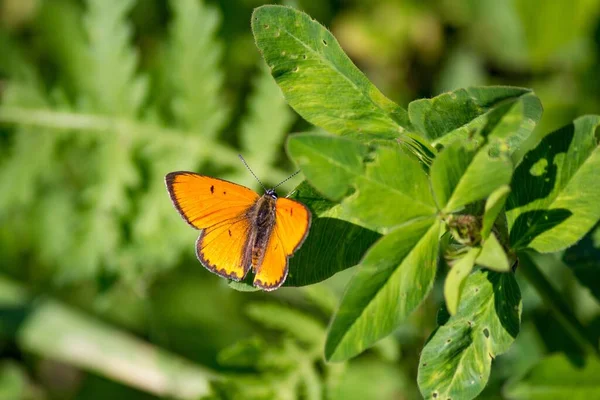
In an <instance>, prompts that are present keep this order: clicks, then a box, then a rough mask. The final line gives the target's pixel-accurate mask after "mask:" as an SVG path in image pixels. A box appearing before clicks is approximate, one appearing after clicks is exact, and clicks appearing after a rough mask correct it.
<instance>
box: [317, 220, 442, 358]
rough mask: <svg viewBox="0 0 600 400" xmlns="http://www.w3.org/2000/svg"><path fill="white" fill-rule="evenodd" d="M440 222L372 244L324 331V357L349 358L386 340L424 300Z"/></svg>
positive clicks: (406, 228)
mask: <svg viewBox="0 0 600 400" xmlns="http://www.w3.org/2000/svg"><path fill="white" fill-rule="evenodd" d="M439 236H440V223H439V222H437V221H435V220H433V219H424V220H420V221H413V222H410V223H407V224H405V225H403V226H401V227H399V228H397V229H395V230H394V231H392V232H391V233H389V234H388V235H386V236H384V237H383V238H381V239H380V240H379V241H378V242H376V243H375V244H374V245H373V247H371V249H369V251H368V252H367V254H366V255H365V258H364V259H363V261H362V262H361V264H360V267H359V270H358V271H357V273H356V275H355V276H354V277H353V278H352V280H351V281H350V283H349V284H348V287H347V289H346V293H345V294H344V297H343V299H342V301H341V304H340V307H339V309H338V311H337V313H336V314H335V316H334V318H333V321H332V323H331V325H330V327H329V333H328V336H327V342H326V344H325V357H326V358H327V359H329V360H331V361H341V360H345V359H348V358H350V357H353V356H355V355H357V354H359V353H360V352H362V351H364V350H365V349H367V348H368V347H370V346H372V345H373V344H374V343H375V342H376V341H377V340H379V339H381V338H383V337H385V336H387V335H389V334H390V333H391V332H392V331H393V330H394V329H395V328H396V327H397V326H398V325H399V324H400V323H401V322H402V321H404V320H405V319H406V318H407V317H408V316H409V315H410V314H411V313H412V312H413V311H414V309H415V308H416V307H417V306H418V305H419V304H420V303H421V302H422V301H423V299H424V298H425V297H426V296H427V294H428V293H429V291H430V290H431V287H432V285H433V279H434V278H435V272H436V264H437V254H438V244H439Z"/></svg>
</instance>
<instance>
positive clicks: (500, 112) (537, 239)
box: [252, 6, 600, 399]
mask: <svg viewBox="0 0 600 400" xmlns="http://www.w3.org/2000/svg"><path fill="white" fill-rule="evenodd" d="M252 29H253V33H254V36H255V39H256V44H257V46H258V48H259V50H260V51H261V53H262V55H263V57H264V59H265V62H266V64H267V65H268V67H269V69H270V71H271V74H272V76H273V78H274V79H275V81H276V82H277V84H278V85H279V86H280V88H281V89H282V91H283V93H284V96H285V98H286V100H287V101H288V103H289V104H290V105H291V106H292V107H293V108H294V109H295V110H296V111H297V112H298V113H299V114H300V115H301V116H302V117H303V118H304V119H306V120H307V121H309V122H311V123H313V124H314V125H316V126H317V127H320V128H323V129H324V130H325V131H327V132H326V133H325V132H309V133H302V134H296V135H293V136H291V137H290V138H289V139H288V141H287V150H288V154H289V155H290V157H291V158H292V159H293V160H294V161H295V162H296V163H297V164H298V165H299V166H300V167H301V169H302V171H303V173H304V175H305V177H306V180H307V183H308V185H307V184H304V185H302V186H301V187H300V188H299V190H298V193H297V194H296V198H297V199H300V200H301V201H303V202H304V203H305V204H307V205H308V206H309V207H311V208H312V209H313V215H314V217H316V218H315V223H314V225H313V228H312V231H311V235H310V236H309V238H308V240H307V244H305V246H306V247H304V248H302V249H301V250H300V251H299V253H298V256H297V258H296V257H295V258H294V259H293V260H292V263H291V266H290V274H291V275H292V276H294V275H295V279H294V280H293V281H291V282H290V283H289V284H292V285H294V286H297V285H303V284H308V283H312V282H313V279H314V276H315V275H317V274H318V276H319V277H320V279H325V278H327V277H329V276H331V274H332V273H335V272H337V271H340V270H342V269H345V268H348V267H350V266H353V265H354V263H355V261H356V258H355V257H354V256H352V257H350V256H345V255H351V253H352V251H347V249H345V248H344V247H343V246H341V245H338V243H339V242H342V241H343V240H344V239H342V240H340V238H347V240H348V241H356V240H358V241H359V242H360V241H362V242H363V243H365V244H366V247H368V249H367V250H366V251H365V252H364V255H362V257H360V262H358V263H357V264H358V268H357V271H356V273H355V274H354V276H353V277H352V279H351V280H350V282H349V283H348V285H347V287H346V290H345V294H344V296H343V298H342V299H341V302H340V305H339V308H338V310H337V312H336V313H335V315H334V316H333V318H332V321H331V324H330V326H329V330H328V333H327V340H326V343H325V356H326V358H327V359H328V360H330V361H342V360H346V359H348V358H350V357H353V356H355V355H357V354H359V353H361V352H363V351H364V350H365V349H367V348H369V347H370V346H372V345H373V344H374V343H376V342H377V341H378V340H380V339H382V338H384V337H386V336H388V335H390V334H391V333H392V332H394V331H395V330H396V329H397V328H398V327H399V326H400V325H401V324H403V323H404V322H405V321H406V320H407V318H408V317H409V316H410V315H411V314H412V313H413V312H414V311H415V310H416V309H418V308H419V306H420V305H421V304H422V303H423V302H424V301H425V300H426V298H427V297H428V295H429V294H430V292H431V291H432V288H433V286H434V281H435V277H436V272H437V269H438V261H439V260H440V256H443V259H445V260H446V263H447V264H448V266H449V267H450V268H449V271H448V273H447V276H446V278H445V283H444V289H443V291H444V298H445V306H444V307H443V308H442V310H441V311H440V314H439V316H438V329H436V330H435V332H434V333H433V334H432V336H431V337H430V338H429V340H428V342H427V344H426V345H425V347H424V349H423V352H422V354H421V360H420V364H419V378H418V381H419V387H420V390H421V393H422V394H423V395H424V397H425V398H443V399H446V398H448V399H450V398H474V397H475V396H477V395H478V394H479V393H480V392H481V391H482V390H483V389H484V387H485V385H486V383H487V381H488V379H489V375H490V367H491V362H492V360H493V359H494V358H495V357H496V356H497V355H499V354H502V353H504V352H506V351H507V350H508V349H509V347H510V345H511V344H512V342H513V341H514V340H515V338H516V337H517V335H518V333H519V329H520V317H521V309H522V304H521V292H520V290H519V285H518V284H517V281H516V279H515V276H514V268H516V267H517V265H518V262H519V260H523V261H525V260H528V258H527V257H529V256H528V254H529V253H530V252H540V253H552V252H557V251H560V250H563V249H565V248H568V247H570V246H572V245H574V244H575V243H577V242H578V241H579V240H581V238H582V237H584V235H585V234H586V233H587V232H588V231H590V230H591V229H592V227H593V226H594V225H595V224H596V223H597V222H598V221H599V220H600V203H598V202H597V199H598V198H599V195H600V193H599V192H598V190H599V188H600V186H598V185H597V183H595V180H594V175H595V176H597V174H598V171H599V169H600V164H599V163H600V158H599V157H600V149H599V147H598V140H599V138H598V135H597V130H598V127H599V126H600V116H594V115H590V116H584V117H581V118H578V119H576V120H575V121H574V122H573V123H572V124H570V125H568V126H566V127H564V128H561V129H559V130H557V131H555V132H551V133H549V134H547V135H545V136H544V137H543V138H542V139H541V141H540V142H539V143H537V144H536V143H532V141H531V140H530V138H531V136H532V133H533V130H534V128H535V127H536V124H537V123H538V121H539V120H540V117H541V115H542V107H541V103H540V101H539V99H538V98H537V96H536V95H535V94H534V93H533V92H532V91H531V90H529V89H524V88H517V87H501V86H497V87H473V88H467V89H459V90H455V91H453V92H449V93H445V94H442V95H440V96H437V97H435V98H432V99H422V100H416V101H413V102H411V103H410V104H409V105H408V107H407V109H404V108H402V107H400V106H398V105H396V104H395V103H393V102H392V101H391V100H389V99H388V98H386V97H385V96H384V95H383V94H382V93H381V92H380V91H379V90H378V89H377V88H376V87H375V86H374V85H373V84H371V83H370V81H369V80H368V79H367V78H366V77H365V76H364V75H363V74H362V73H361V72H360V70H358V68H357V67H356V66H355V65H354V64H353V63H352V62H351V61H350V59H349V58H348V57H347V56H346V54H345V53H344V52H343V50H342V49H341V47H340V45H339V44H338V42H337V40H336V39H335V38H334V37H333V35H332V34H331V33H330V32H329V31H328V30H327V29H325V28H324V27H323V26H321V25H320V24H319V23H318V22H316V21H315V20H313V19H311V18H310V17H309V16H308V15H306V14H304V13H301V12H298V11H296V10H294V9H291V8H286V7H279V6H264V7H260V8H258V9H256V10H255V12H254V14H253V17H252ZM308 186H310V188H308ZM322 219H324V220H327V224H325V223H323V226H320V220H322ZM331 219H334V220H337V221H339V222H338V224H339V228H338V226H336V225H334V224H333V223H331V222H329V220H331ZM346 224H348V225H350V226H354V227H356V228H355V229H350V230H349V229H348V228H346ZM324 230H327V232H326V233H324V232H323V231H324ZM356 235H359V236H358V237H359V239H357V236H356ZM326 237H328V238H331V239H330V240H333V238H336V241H328V250H329V251H330V252H332V253H337V254H338V256H337V257H336V259H335V260H331V261H330V259H329V258H325V260H324V259H323V257H322V256H321V257H320V258H318V257H316V256H315V257H314V258H313V257H312V256H313V255H314V254H316V253H318V251H317V250H316V249H315V248H314V247H313V245H312V243H311V240H319V241H321V243H323V242H322V240H323V239H324V238H326ZM317 238H318V239H317ZM352 248H357V246H352ZM361 250H362V249H361ZM340 254H341V255H340ZM332 263H333V264H332ZM332 267H333V268H332ZM336 267H337V268H336ZM527 269H528V270H529V271H531V270H533V271H537V270H536V269H535V268H527ZM315 271H317V272H315ZM530 276H532V274H530ZM532 279H533V281H534V282H537V283H538V286H543V284H540V282H544V281H543V278H542V277H537V278H535V277H534V278H532ZM540 290H541V289H540ZM563 311H564V310H563ZM566 312H567V314H568V308H567V311H566ZM571 322H572V323H573V324H575V325H577V324H576V320H575V321H571ZM573 324H571V325H570V326H573ZM575 330H577V328H576V329H575ZM581 343H583V344H584V345H585V339H582V341H581ZM588 345H589V343H588ZM588 347H589V346H588ZM592 347H596V348H597V344H596V345H593V346H592Z"/></svg>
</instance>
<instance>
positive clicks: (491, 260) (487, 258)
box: [475, 233, 510, 272]
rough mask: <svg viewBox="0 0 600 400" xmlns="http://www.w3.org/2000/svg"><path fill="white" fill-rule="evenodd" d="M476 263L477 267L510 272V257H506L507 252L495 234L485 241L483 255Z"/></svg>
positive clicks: (482, 248) (480, 255)
mask: <svg viewBox="0 0 600 400" xmlns="http://www.w3.org/2000/svg"><path fill="white" fill-rule="evenodd" d="M475 262H476V263H477V265H481V266H483V267H486V268H489V269H491V270H494V271H498V272H508V271H510V263H509V262H508V257H506V252H505V251H504V248H503V247H502V245H501V244H500V242H499V241H498V239H497V238H496V235H495V234H493V233H492V234H491V235H489V236H488V237H487V238H485V239H484V241H483V246H482V247H481V253H480V254H479V256H478V257H477V260H476V261H475Z"/></svg>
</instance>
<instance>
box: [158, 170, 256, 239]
mask: <svg viewBox="0 0 600 400" xmlns="http://www.w3.org/2000/svg"><path fill="white" fill-rule="evenodd" d="M165 181H166V184H167V190H168V191H169V195H170V196H171V200H173V204H174V205H175V208H177V211H179V214H181V216H182V217H183V219H185V220H186V222H187V223H188V224H190V225H192V226H193V227H194V228H196V229H205V228H208V227H210V226H213V225H215V224H217V223H222V222H224V221H226V220H235V219H237V218H238V217H239V216H240V215H241V214H243V213H244V212H245V211H246V210H248V209H249V208H250V207H252V205H253V204H254V203H255V202H256V200H257V199H258V197H259V196H258V194H257V193H256V192H254V191H252V190H250V189H248V188H247V187H244V186H241V185H236V184H235V183H231V182H228V181H224V180H222V179H217V178H211V177H208V176H204V175H198V174H195V173H193V172H185V171H181V172H171V173H170V174H168V175H167V176H166V177H165Z"/></svg>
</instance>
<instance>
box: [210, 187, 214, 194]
mask: <svg viewBox="0 0 600 400" xmlns="http://www.w3.org/2000/svg"><path fill="white" fill-rule="evenodd" d="M214 192H215V185H210V193H211V194H213V193H214Z"/></svg>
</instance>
